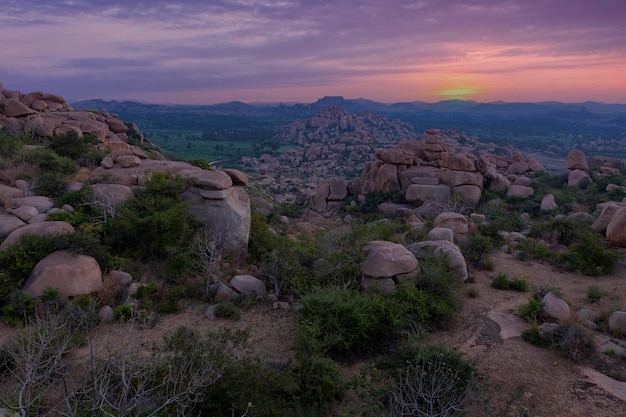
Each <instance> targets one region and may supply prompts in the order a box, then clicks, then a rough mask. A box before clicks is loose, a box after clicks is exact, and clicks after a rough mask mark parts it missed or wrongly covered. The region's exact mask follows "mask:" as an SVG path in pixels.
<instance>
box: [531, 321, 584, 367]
mask: <svg viewBox="0 0 626 417" xmlns="http://www.w3.org/2000/svg"><path fill="white" fill-rule="evenodd" d="M522 337H523V338H524V340H526V341H527V342H529V343H532V344H533V345H535V346H540V347H550V348H552V349H555V350H557V351H558V352H560V353H561V354H562V355H563V356H564V357H566V358H567V359H570V360H572V361H575V362H579V361H580V360H582V359H584V358H586V357H588V356H589V355H590V354H591V353H592V352H593V348H594V343H593V336H592V335H591V334H589V333H588V332H587V331H585V330H584V329H583V328H581V327H578V326H574V325H571V324H565V325H561V326H558V327H557V328H556V329H554V331H552V332H546V333H541V332H540V331H539V329H538V327H537V326H533V327H531V328H530V329H528V330H525V331H524V332H523V333H522Z"/></svg>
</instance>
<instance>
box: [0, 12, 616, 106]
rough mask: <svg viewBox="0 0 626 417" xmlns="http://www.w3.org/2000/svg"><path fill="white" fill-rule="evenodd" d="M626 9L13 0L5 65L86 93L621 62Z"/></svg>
mask: <svg viewBox="0 0 626 417" xmlns="http://www.w3.org/2000/svg"><path fill="white" fill-rule="evenodd" d="M624 21H626V11H625V10H624V7H623V5H622V0H602V1H598V2H597V3H596V4H590V3H589V2H588V1H586V0H568V1H565V0H527V1H511V0H508V1H507V0H504V1H499V0H465V1H454V0H439V1H436V0H422V1H418V0H389V1H385V2H381V1H379V0H334V1H323V0H212V1H210V2H198V1H197V0H186V1H166V0H110V1H93V0H65V1H54V2H51V1H42V0H13V1H9V2H8V5H6V6H5V7H3V8H2V9H0V25H1V26H2V27H3V28H4V29H3V32H4V34H3V37H4V38H5V39H4V41H3V44H2V45H1V46H0V54H1V55H2V56H3V69H2V70H0V76H2V77H6V79H1V80H2V81H3V82H4V83H5V85H9V84H10V83H12V82H14V83H19V84H20V85H24V84H28V85H33V86H35V88H36V89H42V88H44V87H45V88H49V87H48V86H52V87H55V88H54V90H56V91H58V90H59V88H56V87H60V86H63V88H68V89H69V91H70V94H71V95H76V96H83V97H87V96H86V94H90V95H91V94H96V95H100V96H104V95H108V96H111V95H114V94H127V95H135V96H140V95H141V94H148V93H153V92H162V91H172V92H174V91H185V90H194V89H195V90H208V91H210V90H224V89H234V88H274V87H279V86H284V87H294V88H295V87H298V86H301V87H304V86H319V85H329V86H331V85H340V84H341V83H348V82H350V80H353V79H359V78H363V77H371V78H372V79H373V77H376V76H378V77H380V78H381V79H382V78H384V77H387V78H389V79H394V78H395V79H401V78H408V77H409V74H415V75H419V74H426V73H428V72H433V71H436V72H439V73H441V72H450V73H457V72H465V73H477V74H486V73H489V72H498V71H501V72H502V73H506V72H509V71H511V68H513V67H515V66H516V65H517V67H518V68H522V67H526V68H533V69H534V68H540V67H542V66H543V65H545V68H546V69H547V70H550V69H554V67H555V66H558V65H559V64H558V63H557V62H555V61H559V60H564V61H566V62H567V64H566V66H568V67H569V66H570V65H572V62H574V61H576V60H578V61H579V62H580V63H581V65H586V64H587V61H591V60H593V61H596V62H605V61H606V58H607V57H610V58H612V59H613V60H617V62H618V63H620V62H621V63H623V62H624V57H626V43H624V42H623V39H626V25H624V24H623V22H624ZM72 80H73V81H74V82H73V83H72V82H71V81H72ZM38 84H39V85H43V86H42V87H37V85H38ZM18 87H19V86H18ZM87 87H88V88H87ZM366 94H367V93H366V92H364V93H363V95H366ZM416 98H418V97H416Z"/></svg>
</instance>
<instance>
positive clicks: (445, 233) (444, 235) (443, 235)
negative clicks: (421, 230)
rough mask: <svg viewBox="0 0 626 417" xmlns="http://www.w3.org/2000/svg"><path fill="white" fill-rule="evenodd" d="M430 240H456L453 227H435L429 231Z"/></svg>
mask: <svg viewBox="0 0 626 417" xmlns="http://www.w3.org/2000/svg"><path fill="white" fill-rule="evenodd" d="M428 240H447V241H448V242H454V234H453V233H452V230H451V229H448V228H446V227H435V228H434V229H431V231H430V232H428Z"/></svg>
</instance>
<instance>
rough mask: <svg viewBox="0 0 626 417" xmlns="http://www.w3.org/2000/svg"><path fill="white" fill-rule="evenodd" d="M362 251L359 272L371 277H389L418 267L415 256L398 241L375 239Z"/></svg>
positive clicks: (409, 271)
mask: <svg viewBox="0 0 626 417" xmlns="http://www.w3.org/2000/svg"><path fill="white" fill-rule="evenodd" d="M363 253H364V255H365V259H363V261H362V262H361V266H360V268H361V272H362V273H363V274H365V275H367V276H369V277H372V278H391V277H395V276H396V275H402V274H408V273H411V272H413V271H415V270H416V269H417V268H418V267H419V264H418V262H417V259H415V256H414V255H413V254H412V253H411V252H409V251H408V250H407V248H405V247H404V246H402V245H400V244H398V243H393V242H387V241H383V240H375V241H372V242H370V243H369V244H368V245H367V246H365V247H364V248H363Z"/></svg>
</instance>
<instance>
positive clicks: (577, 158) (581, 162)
mask: <svg viewBox="0 0 626 417" xmlns="http://www.w3.org/2000/svg"><path fill="white" fill-rule="evenodd" d="M566 167H567V169H569V170H574V169H580V170H583V171H588V170H589V165H587V161H586V160H585V154H584V153H583V151H581V150H579V149H572V150H571V151H569V153H568V154H567V164H566Z"/></svg>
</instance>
